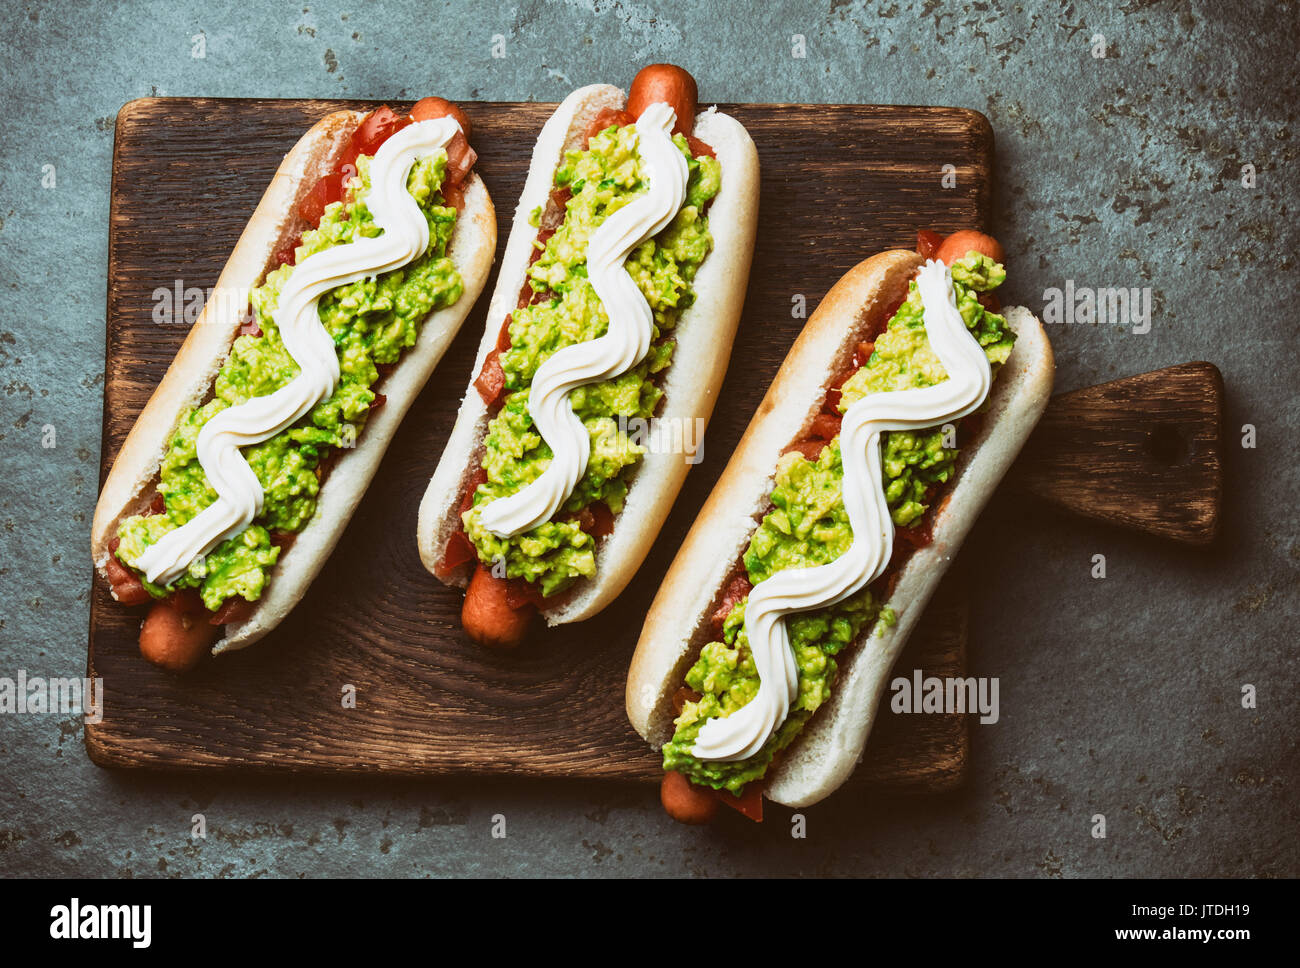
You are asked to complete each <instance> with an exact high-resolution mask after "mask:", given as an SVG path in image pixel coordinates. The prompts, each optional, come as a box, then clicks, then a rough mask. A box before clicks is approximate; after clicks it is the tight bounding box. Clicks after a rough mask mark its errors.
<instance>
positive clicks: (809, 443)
mask: <svg viewBox="0 0 1300 968" xmlns="http://www.w3.org/2000/svg"><path fill="white" fill-rule="evenodd" d="M825 446H826V441H824V440H800V441H797V442H796V443H793V444H791V445H790V446H789V447H787V448H786V449H785V450H783V451H781V453H783V454H789V453H792V452H794V451H798V452H799V453H800V454H803V455H804V456H805V457H807V458H808V459H809V460H816V459H817V458H818V457H820V456H821V453H822V448H824V447H825Z"/></svg>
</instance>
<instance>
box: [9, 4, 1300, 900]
mask: <svg viewBox="0 0 1300 968" xmlns="http://www.w3.org/2000/svg"><path fill="white" fill-rule="evenodd" d="M185 6H186V5H182V4H172V3H153V4H140V5H131V4H120V5H118V4H61V5H47V4H43V3H23V2H10V3H6V4H5V5H4V6H3V11H2V12H0V110H3V113H4V116H5V118H6V121H5V124H4V126H3V134H0V140H2V142H3V146H4V147H3V166H2V168H0V281H2V283H3V286H4V291H5V292H7V293H8V296H7V297H6V301H5V303H4V306H3V308H2V309H0V602H3V603H4V604H3V606H2V607H0V675H10V676H12V675H14V674H15V672H16V670H17V669H19V668H23V669H26V670H28V672H29V673H30V674H32V675H79V674H80V673H81V671H82V670H83V668H84V653H85V641H86V622H87V587H88V583H89V567H88V562H87V533H88V528H89V520H90V514H91V509H92V507H93V505H94V500H95V491H96V466H97V460H98V454H99V432H100V417H101V393H102V383H103V362H104V357H103V336H104V319H103V317H104V288H105V287H104V273H105V262H106V245H107V242H106V240H107V214H108V194H109V179H110V159H111V151H112V140H113V134H112V131H113V118H114V115H115V113H116V111H117V110H118V108H119V107H120V106H121V105H122V104H123V103H124V102H125V101H127V100H129V99H131V98H135V97H139V96H142V95H148V94H171V95H217V96H244V95H256V96H271V97H281V96H283V97H289V96H293V97H301V96H313V97H336V96H349V97H364V98H375V99H382V98H400V97H403V96H406V95H407V94H408V92H409V93H410V94H411V95H413V96H414V95H416V94H418V93H426V92H438V93H442V94H445V95H446V96H448V97H451V98H458V99H471V98H483V99H501V100H516V99H529V98H532V99H537V100H558V99H560V98H561V97H563V96H564V94H566V93H567V92H568V91H569V90H570V89H571V88H573V87H575V86H577V85H579V84H582V83H587V82H590V81H595V80H613V81H618V82H622V83H625V82H626V80H627V79H628V78H630V76H631V74H632V73H633V70H634V68H635V67H637V66H639V65H641V64H643V63H647V62H651V61H656V60H673V61H676V62H678V63H681V64H683V65H684V66H686V67H688V68H690V69H691V70H692V71H694V72H695V74H696V75H697V76H698V77H699V78H700V79H701V90H702V93H703V96H704V97H706V98H708V99H710V100H722V101H732V100H734V101H744V100H760V101H767V100H771V101H807V102H832V101H860V102H882V103H909V104H944V105H960V106H966V107H971V108H976V109H978V110H980V111H983V112H984V113H985V114H986V115H987V116H988V117H989V119H990V121H991V122H992V124H993V127H994V129H995V131H996V134H997V139H998V181H999V186H1000V192H999V199H998V204H997V212H998V214H997V216H996V222H995V229H996V230H997V232H998V234H999V235H1000V236H1001V237H1002V238H1003V240H1004V241H1005V242H1006V245H1007V250H1008V252H1009V253H1010V259H1009V261H1010V263H1011V265H1012V267H1013V275H1012V281H1011V283H1010V288H1011V290H1012V293H1013V295H1014V296H1016V297H1017V298H1018V299H1019V300H1023V301H1024V302H1026V303H1027V304H1028V305H1029V306H1031V307H1035V308H1037V307H1041V306H1042V304H1043V293H1044V290H1045V289H1047V288H1048V287H1051V286H1063V285H1064V282H1065V280H1067V279H1073V280H1074V281H1075V283H1076V284H1077V285H1080V286H1139V287H1147V286H1149V287H1150V288H1151V290H1152V296H1153V304H1154V313H1153V321H1152V326H1151V330H1150V332H1149V333H1147V334H1145V335H1134V334H1133V333H1131V332H1127V331H1124V330H1121V329H1120V328H1118V327H1095V326H1064V325H1062V326H1058V327H1055V328H1054V330H1053V331H1052V337H1053V340H1054V342H1055V345H1056V352H1057V360H1058V364H1059V370H1058V387H1059V388H1060V389H1071V388H1074V387H1078V386H1084V385H1087V384H1091V383H1096V382H1100V381H1103V380H1106V379H1109V378H1112V377H1115V376H1120V375H1124V374H1127V373H1133V372H1138V371H1142V370H1148V369H1154V368H1157V367H1160V366H1163V365H1166V364H1171V363H1176V362H1181V361H1184V360H1188V359H1208V360H1212V361H1214V362H1215V363H1217V364H1218V365H1219V366H1220V367H1221V368H1222V370H1223V373H1224V376H1225V378H1226V381H1227V386H1228V420H1227V425H1228V430H1229V440H1230V441H1231V442H1232V443H1233V446H1232V447H1230V448H1229V465H1228V466H1229V470H1228V508H1227V520H1226V527H1225V535H1224V538H1223V540H1222V541H1221V542H1220V544H1219V545H1218V546H1217V547H1215V548H1213V549H1210V550H1207V551H1203V552H1190V551H1186V550H1182V549H1179V548H1177V547H1172V546H1169V545H1164V544H1160V543H1157V542H1156V541H1154V540H1147V539H1144V538H1140V537H1135V536H1133V535H1130V534H1126V533H1122V532H1119V531H1116V530H1110V529H1106V528H1101V527H1096V526H1093V525H1089V524H1086V523H1082V522H1079V521H1074V520H1067V519H1065V518H1062V517H1059V516H1057V515H1055V514H1053V513H1049V512H1046V511H1043V510H1039V509H1035V508H1021V507H1017V506H1015V505H1014V504H1013V503H1012V502H1010V501H1008V500H1007V499H1006V498H1005V497H1003V498H999V499H997V500H995V502H994V505H993V507H992V508H991V509H990V511H989V513H988V514H987V515H986V517H985V518H984V519H983V520H982V522H981V524H980V526H979V528H978V530H977V533H976V535H975V536H974V538H973V539H972V542H971V545H970V546H969V552H968V554H966V555H965V558H966V561H967V562H968V564H969V563H972V562H973V563H974V567H972V568H971V572H972V574H973V575H974V577H975V579H976V582H977V583H978V584H977V587H979V588H981V589H983V590H985V591H986V592H987V594H985V595H984V596H983V598H982V600H980V601H979V602H978V604H977V606H976V608H975V615H974V642H973V649H972V652H973V666H974V669H975V671H976V672H977V673H978V674H981V675H989V676H1000V677H1001V707H1002V716H1001V721H1000V722H998V723H997V724H996V725H993V726H977V727H975V728H974V734H975V735H974V751H973V764H972V770H971V776H970V782H969V784H968V785H967V787H966V788H965V789H964V790H963V791H962V792H960V793H959V794H957V795H955V796H950V797H944V798H936V799H925V800H916V801H912V800H896V799H881V800H878V801H876V802H847V801H845V800H844V799H839V800H833V801H831V802H829V803H827V804H825V805H823V806H822V807H819V808H817V809H814V810H812V811H810V812H809V817H808V837H807V839H806V840H793V839H791V838H790V837H789V836H787V835H786V831H785V830H784V829H783V827H784V824H785V823H786V821H785V820H784V819H782V818H783V816H784V815H782V814H779V813H778V814H777V816H776V822H775V823H773V824H767V825H764V827H763V828H761V829H745V828H741V827H739V826H738V825H727V826H726V827H725V828H722V829H714V830H704V831H702V830H696V829H685V828H681V827H677V826H675V825H673V824H672V823H670V822H669V821H667V820H666V819H665V818H664V817H663V815H662V814H661V812H660V810H659V808H658V805H657V803H656V802H655V798H654V797H653V795H652V794H650V793H649V792H648V791H646V790H644V789H640V788H632V787H623V786H618V785H613V786H611V785H600V784H590V785H587V784H573V783H562V782H541V783H536V782H504V781H502V782H486V783H485V782H465V781H460V782H457V781H446V780H439V781H428V782H407V781H403V782H375V781H368V780H367V781H360V780H348V781H339V782H329V781H325V780H318V781H303V780H278V779H248V778H240V777H220V778H218V777H212V776H205V777H192V776H146V777H141V776H134V775H122V774H115V773H111V772H107V771H104V770H100V769H98V768H96V767H95V766H93V765H92V764H91V763H90V762H89V761H88V760H87V758H86V755H85V752H84V750H83V748H82V745H81V741H82V731H81V727H80V725H79V723H78V722H77V720H76V718H75V717H62V716H48V715H47V716H40V715H10V716H0V755H2V756H3V770H2V772H0V873H5V874H18V875H24V874H25V875H34V874H35V875H39V874H46V875H48V874H84V875H104V876H119V877H147V876H158V875H166V876H175V875H203V876H215V877H243V876H257V875H263V876H266V875H272V876H298V875H303V874H306V875H312V874H340V875H361V874H366V875H371V874H380V875H446V874H459V875H480V874H482V875H486V874H498V873H503V872H509V873H514V874H524V875H645V876H653V875H669V874H724V873H729V874H771V873H806V874H814V873H821V874H829V873H840V874H843V873H854V874H893V875H916V876H924V875H1013V876H1020V875H1025V876H1049V877H1061V876H1066V877H1069V876H1088V875H1091V876H1124V875H1188V874H1190V875H1230V876H1237V875H1295V874H1296V873H1297V872H1298V870H1300V846H1298V843H1297V838H1296V830H1297V827H1298V826H1300V808H1298V807H1297V803H1300V798H1297V792H1296V785H1297V779H1298V760H1300V757H1298V756H1297V752H1298V751H1297V726H1296V723H1297V721H1300V702H1298V701H1297V691H1296V688H1295V686H1296V678H1297V676H1296V672H1297V663H1296V653H1295V648H1296V639H1297V636H1296V632H1297V629H1296V621H1295V615H1296V612H1297V605H1298V604H1300V581H1298V578H1300V545H1298V544H1297V539H1296V534H1295V527H1294V520H1295V519H1294V514H1293V509H1294V507H1295V505H1296V502H1297V499H1300V493H1298V489H1297V480H1296V475H1295V472H1294V466H1295V453H1294V443H1295V440H1296V439H1297V434H1298V433H1300V426H1298V424H1300V408H1298V407H1297V403H1296V396H1295V388H1296V383H1297V381H1296V374H1297V363H1300V360H1298V359H1297V352H1296V345H1297V339H1298V338H1300V332H1298V328H1300V327H1297V313H1296V309H1295V304H1296V299H1297V296H1300V285H1298V284H1297V283H1298V282H1300V279H1298V276H1297V264H1296V244H1297V234H1298V233H1297V229H1296V212H1297V208H1298V207H1300V189H1298V188H1297V183H1296V178H1295V163H1296V156H1297V144H1298V142H1297V109H1296V101H1297V93H1298V91H1297V49H1298V47H1300V43H1298V40H1300V36H1298V33H1300V32H1298V28H1297V23H1298V22H1300V20H1298V17H1297V6H1296V4H1295V3H1294V2H1283V3H1270V2H1262V0H1257V2H1249V3H1236V4H1220V3H1212V2H1197V3H1159V2H1145V0H1130V2H1128V3H1125V4H1116V5H1092V4H1085V3H1064V2H1062V3H1043V4H1037V3H1032V2H1029V0H1024V2H1021V3H1016V2H1011V0H989V2H986V3H972V4H951V3H943V2H939V0H926V2H924V3H920V4H917V3H909V2H905V0H884V2H875V3H870V4H863V3H859V2H851V3H845V2H835V3H831V4H829V6H827V5H823V4H789V3H787V4H780V5H777V4H757V5H752V6H748V7H739V6H737V7H730V6H728V5H725V4H717V3H619V2H607V0H587V2H573V3H566V4H545V3H539V2H519V3H518V4H515V5H510V6H505V5H502V6H500V7H489V6H473V5H468V4H452V3H442V4H433V3H386V4H383V5H382V9H380V5H378V4H361V3H353V4H350V5H340V4H334V3H318V2H316V0H304V3H303V4H302V5H299V6H296V7H295V6H292V5H285V4H278V3H272V2H256V3H239V4H232V3H210V4H191V5H188V6H189V9H188V10H186V9H183V8H184V7H185ZM200 31H202V32H203V34H204V35H205V38H206V57H205V58H204V59H195V58H193V57H192V56H191V43H192V42H191V37H192V35H194V34H197V33H198V32H200ZM1098 33H1100V34H1103V35H1104V41H1101V42H1095V41H1094V39H1093V38H1094V35H1095V34H1098ZM496 34H499V35H501V36H502V37H504V38H505V52H506V55H507V56H506V57H504V58H501V59H493V58H492V57H491V56H490V49H491V45H492V43H493V35H496ZM795 34H802V35H804V37H805V38H806V46H807V56H806V57H805V58H803V59H796V58H793V57H792V56H791V45H792V40H791V38H792V36H793V35H795ZM1094 43H1104V48H1105V51H1106V56H1105V57H1104V58H1095V57H1093V56H1092V50H1091V48H1092V46H1093V44H1094ZM47 164H50V165H55V166H56V172H57V175H56V177H57V183H56V186H55V187H54V188H44V187H42V183H41V182H42V174H43V167H42V166H44V165H47ZM1246 164H1251V165H1253V166H1254V168H1255V171H1256V178H1257V181H1256V184H1255V185H1254V187H1244V186H1243V185H1242V183H1241V169H1242V166H1243V165H1246ZM508 204H509V202H508V200H507V205H508ZM1246 423H1250V424H1253V425H1254V426H1255V427H1256V428H1257V429H1258V447H1257V448H1256V449H1253V450H1247V449H1241V448H1239V447H1237V446H1236V442H1237V441H1238V439H1239V428H1241V427H1242V425H1243V424H1246ZM46 426H50V427H53V428H54V430H55V433H56V434H57V441H56V442H57V446H55V447H53V448H52V449H44V448H42V446H41V437H42V432H43V428H45V427H46ZM1099 553H1100V554H1104V555H1106V558H1107V562H1108V577H1107V578H1106V579H1105V580H1095V579H1093V578H1091V577H1090V575H1089V570H1090V567H1091V562H1090V559H1091V557H1092V555H1094V554H1099ZM1243 683H1251V684H1254V685H1255V686H1256V687H1257V689H1258V695H1259V706H1258V709H1255V710H1247V709H1242V708H1241V702H1240V693H1241V688H1242V684H1243ZM196 812H202V813H204V814H205V815H206V817H207V822H208V825H209V826H208V837H207V839H206V841H197V842H191V840H190V837H189V828H190V817H191V815H192V814H194V813H196ZM1097 813H1101V814H1104V815H1105V816H1106V819H1107V824H1108V827H1107V833H1108V836H1107V838H1106V839H1104V840H1098V839H1094V838H1093V837H1091V836H1090V835H1089V830H1090V826H1091V819H1090V818H1091V817H1092V816H1093V814H1097ZM495 814H503V815H505V817H506V818H507V824H508V827H507V830H508V834H509V836H508V837H507V838H506V839H505V840H494V839H492V838H491V837H490V835H489V828H490V824H491V818H492V816H493V815H495Z"/></svg>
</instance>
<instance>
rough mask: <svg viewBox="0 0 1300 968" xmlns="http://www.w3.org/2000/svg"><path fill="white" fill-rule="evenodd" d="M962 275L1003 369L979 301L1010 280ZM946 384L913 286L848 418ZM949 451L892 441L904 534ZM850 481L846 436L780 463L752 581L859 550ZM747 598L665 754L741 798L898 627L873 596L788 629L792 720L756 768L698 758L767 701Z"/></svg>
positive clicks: (899, 437) (755, 549)
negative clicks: (865, 638)
mask: <svg viewBox="0 0 1300 968" xmlns="http://www.w3.org/2000/svg"><path fill="white" fill-rule="evenodd" d="M952 278H953V289H954V291H955V293H956V296H957V308H958V309H959V310H960V312H961V315H962V319H964V320H965V322H966V327H967V328H968V329H969V330H970V331H971V332H972V334H974V336H975V338H976V339H977V340H978V342H979V344H980V345H981V346H982V347H984V352H985V354H986V355H987V356H988V359H989V362H990V363H991V364H992V365H993V366H994V367H995V369H996V367H997V366H999V365H1000V364H1002V363H1004V362H1006V359H1007V356H1008V355H1009V354H1010V353H1011V347H1012V344H1013V343H1014V341H1015V334H1014V333H1012V332H1011V330H1010V329H1009V328H1008V327H1007V324H1006V320H1005V319H1004V318H1003V317H1002V316H999V315H997V314H996V313H992V312H990V311H988V310H987V309H985V308H984V307H983V306H981V305H980V303H979V300H978V294H979V293H981V292H987V291H989V290H991V289H994V288H996V287H997V286H999V285H1001V283H1002V282H1003V280H1004V279H1005V278H1006V272H1005V271H1004V269H1003V267H1002V266H1001V265H998V264H996V263H994V262H993V261H992V260H991V259H989V258H988V257H986V256H982V255H979V254H977V253H974V252H972V253H970V254H968V255H967V256H966V258H964V259H961V260H959V261H958V262H957V263H955V264H954V265H953V267H952ZM947 376H948V375H947V373H945V372H944V369H943V365H942V364H941V363H940V361H939V358H938V356H937V355H935V353H934V350H933V349H932V348H931V347H930V344H929V340H928V339H927V338H926V335H925V322H924V315H923V308H922V306H921V297H920V294H919V292H918V290H917V287H916V283H915V282H913V283H911V285H910V287H909V289H908V295H907V299H906V301H904V303H903V305H902V306H900V307H899V309H898V311H897V312H896V313H895V314H894V316H893V317H892V318H891V319H890V321H889V324H888V326H887V328H886V330H885V332H884V333H882V334H881V336H880V338H879V339H877V340H876V343H875V349H874V351H873V352H872V354H871V357H870V358H869V359H868V360H867V362H866V363H865V364H864V365H863V366H862V367H861V368H860V369H859V370H858V371H857V372H856V373H854V374H853V375H852V376H850V377H849V379H848V380H846V381H845V383H844V385H843V387H842V396H841V402H840V409H841V410H842V411H844V410H847V409H848V408H849V406H850V405H852V404H853V403H854V402H856V401H857V400H860V399H861V398H862V397H863V396H865V395H866V394H868V393H876V392H881V391H894V390H905V389H908V388H911V387H927V386H933V385H934V384H936V383H941V382H942V381H944V380H945V379H947ZM943 444H944V434H943V430H942V428H937V429H935V430H931V431H921V432H904V431H895V432H892V433H887V434H885V435H884V436H883V438H882V440H881V454H882V471H883V478H884V485H885V495H886V498H887V500H888V503H889V508H890V516H891V517H892V518H893V520H894V523H895V524H896V525H899V526H902V527H909V526H910V527H915V526H916V525H917V524H918V523H919V522H920V519H921V518H922V516H923V515H924V514H925V512H926V510H927V507H928V505H926V504H925V503H923V498H924V496H925V493H926V491H927V490H928V489H929V488H931V487H937V486H939V485H942V484H944V483H946V482H947V481H948V480H949V479H950V478H951V477H952V475H953V470H954V466H955V463H956V459H957V450H956V449H954V448H946V447H944V445H943ZM842 483H843V468H842V464H841V462H840V443H839V438H838V437H837V438H835V439H834V440H832V441H830V442H829V443H828V444H827V445H826V446H825V447H824V448H822V451H821V454H820V455H819V456H818V458H817V459H816V460H815V461H813V460H809V459H808V458H806V457H804V456H803V455H802V454H800V453H798V452H793V451H792V452H791V453H788V454H785V455H784V456H783V457H782V458H781V459H780V461H779V462H778V464H777V468H776V476H775V482H774V485H773V489H772V495H771V500H772V509H771V510H770V511H768V512H767V514H766V515H764V517H763V520H762V521H761V522H760V524H759V526H758V528H757V530H756V531H755V532H754V536H753V537H752V538H751V539H750V542H749V548H748V549H747V550H746V552H745V555H744V565H745V571H746V573H747V574H748V577H749V580H750V582H752V583H753V584H755V585H757V584H758V583H759V582H761V581H763V580H765V579H767V578H769V577H771V576H772V575H774V574H776V573H777V572H779V571H784V570H785V569H787V568H812V567H816V566H818V565H824V564H828V563H829V562H831V561H834V560H835V559H836V558H838V557H839V556H840V555H842V554H843V553H844V552H845V551H847V550H848V548H849V545H850V544H852V541H853V534H852V530H851V529H850V527H849V521H848V513H847V511H846V510H845V508H844V500H843V497H842V495H841V488H842ZM745 601H746V600H742V601H740V602H738V603H737V604H736V605H735V607H734V608H732V610H731V612H730V613H729V614H728V615H727V618H726V621H725V622H724V624H723V632H722V641H721V642H710V643H709V644H708V645H706V646H704V648H703V649H702V650H701V652H700V657H699V659H698V661H696V663H695V665H693V666H692V667H691V669H690V671H689V672H687V674H686V684H687V685H688V686H689V687H690V688H691V689H694V690H695V691H696V692H698V693H700V699H699V701H697V702H687V703H686V704H685V706H684V707H683V708H682V713H681V715H680V716H678V718H677V720H676V727H677V728H676V732H675V733H674V734H673V738H672V740H671V741H670V742H668V743H666V744H665V745H664V749H663V756H664V769H666V770H677V771H678V772H681V773H684V774H685V775H686V776H687V777H689V778H690V780H691V781H692V782H694V783H699V784H702V785H704V786H710V787H714V788H716V789H726V790H730V791H731V792H733V793H739V792H740V791H741V790H742V789H743V788H744V786H745V784H747V783H749V782H750V781H751V780H756V779H758V778H760V777H761V776H763V774H764V773H766V772H767V768H768V766H769V765H770V764H771V762H772V758H773V757H774V756H775V755H776V754H777V753H778V752H779V751H780V750H782V749H784V748H785V747H786V746H788V745H790V743H791V742H793V740H794V738H795V737H796V736H797V735H798V733H799V730H800V729H802V728H803V725H804V723H806V722H807V721H808V718H809V717H810V716H812V714H813V713H814V712H816V710H817V709H818V707H820V706H821V705H822V703H824V702H825V701H826V700H827V699H828V698H829V697H830V690H831V686H832V685H833V683H834V681H835V672H836V664H835V658H834V657H835V655H836V654H837V653H838V652H839V651H840V650H841V649H843V648H844V646H846V645H847V644H849V643H850V642H852V641H853V640H854V639H855V638H857V636H858V635H859V633H860V632H861V631H862V629H863V628H865V627H866V626H867V625H868V624H870V623H873V622H879V623H883V624H884V625H893V624H894V614H893V611H892V610H891V609H890V608H889V607H888V606H887V605H886V606H883V607H882V603H881V602H880V601H877V599H876V597H875V596H874V595H873V594H872V592H871V590H870V589H866V590H864V591H863V592H861V593H859V594H858V595H856V596H854V597H853V598H850V599H847V600H846V601H844V602H841V603H839V604H838V605H834V606H831V607H829V608H824V609H817V610H815V611H811V612H803V613H799V614H796V615H792V616H791V617H790V618H789V619H788V625H787V628H788V631H789V634H790V645H791V647H792V648H793V649H794V655H795V663H796V665H797V666H798V669H799V696H798V698H797V699H796V700H795V702H794V704H793V705H792V707H791V710H790V715H789V717H788V718H787V719H786V721H785V722H784V723H783V724H782V725H781V726H780V728H779V729H778V730H777V731H776V733H774V734H773V736H772V738H771V739H769V740H768V742H767V744H766V745H765V746H764V747H763V749H762V750H760V751H759V752H758V754H757V755H755V756H753V757H751V758H750V759H748V760H744V761H742V762H736V763H721V762H713V761H702V760H697V759H695V757H693V756H692V755H691V748H692V747H693V746H694V745H695V739H696V736H698V734H699V732H700V729H701V728H702V727H703V726H704V723H705V722H707V721H708V720H709V719H711V718H713V717H715V716H728V715H730V714H731V713H733V712H735V711H736V710H737V709H739V708H740V707H742V706H744V705H745V704H746V703H747V702H749V701H750V700H751V699H752V698H753V697H754V695H755V694H756V693H757V692H758V685H759V678H758V673H757V671H756V669H755V668H754V661H753V658H752V656H751V654H750V651H749V641H748V639H747V637H746V635H745V630H744V621H745Z"/></svg>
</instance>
